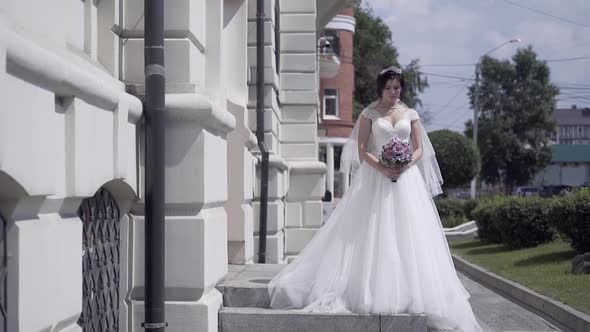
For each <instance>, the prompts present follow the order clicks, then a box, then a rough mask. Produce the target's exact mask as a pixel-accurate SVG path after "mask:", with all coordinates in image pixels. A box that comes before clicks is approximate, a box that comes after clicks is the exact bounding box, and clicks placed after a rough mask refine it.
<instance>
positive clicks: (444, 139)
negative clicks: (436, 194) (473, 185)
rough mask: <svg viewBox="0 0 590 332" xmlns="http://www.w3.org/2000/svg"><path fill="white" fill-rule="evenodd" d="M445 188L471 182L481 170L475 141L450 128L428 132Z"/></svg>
mask: <svg viewBox="0 0 590 332" xmlns="http://www.w3.org/2000/svg"><path fill="white" fill-rule="evenodd" d="M428 137H429V138H430V141H431V142H432V146H433V147H434V151H435V152H436V159H437V160H438V165H439V167H440V172H441V173H442V176H443V180H444V187H445V188H455V187H459V186H463V185H466V184H468V183H469V181H471V179H473V177H474V176H475V175H476V174H477V173H478V172H479V152H478V151H477V148H476V147H475V144H474V143H473V141H472V140H471V139H469V138H467V137H465V136H463V135H461V134H459V133H456V132H454V131H450V130H448V129H442V130H435V131H433V132H430V133H428Z"/></svg>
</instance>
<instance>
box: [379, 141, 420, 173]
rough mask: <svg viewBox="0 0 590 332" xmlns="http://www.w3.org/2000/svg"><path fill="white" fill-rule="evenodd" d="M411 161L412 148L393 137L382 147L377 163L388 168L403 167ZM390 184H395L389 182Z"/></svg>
mask: <svg viewBox="0 0 590 332" xmlns="http://www.w3.org/2000/svg"><path fill="white" fill-rule="evenodd" d="M410 161H412V148H411V147H410V144H409V143H408V142H405V141H402V140H401V139H399V138H397V137H394V138H392V139H391V141H389V142H387V143H386V144H385V145H383V148H382V150H381V157H380V158H379V163H380V164H383V165H385V166H388V167H392V166H403V165H405V164H407V163H409V162H410ZM391 182H396V181H395V180H393V179H392V180H391Z"/></svg>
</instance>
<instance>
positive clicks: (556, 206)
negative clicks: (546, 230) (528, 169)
mask: <svg viewBox="0 0 590 332" xmlns="http://www.w3.org/2000/svg"><path fill="white" fill-rule="evenodd" d="M548 216H549V219H550V220H551V222H552V224H553V225H554V226H555V228H556V229H557V231H558V232H559V233H560V234H562V235H563V236H564V237H565V239H566V240H567V241H569V242H570V244H571V246H572V248H574V249H575V250H576V251H577V252H578V253H586V252H590V189H588V188H585V189H580V190H576V191H574V192H573V193H571V194H570V195H567V196H565V197H559V198H556V199H554V200H553V202H552V204H551V205H550V208H549V212H548Z"/></svg>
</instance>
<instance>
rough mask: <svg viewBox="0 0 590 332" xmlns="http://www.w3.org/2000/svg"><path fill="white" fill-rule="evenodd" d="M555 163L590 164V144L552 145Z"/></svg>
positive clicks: (552, 159)
mask: <svg viewBox="0 0 590 332" xmlns="http://www.w3.org/2000/svg"><path fill="white" fill-rule="evenodd" d="M550 147H551V153H552V158H551V161H552V162H554V163H590V144H554V145H551V146H550Z"/></svg>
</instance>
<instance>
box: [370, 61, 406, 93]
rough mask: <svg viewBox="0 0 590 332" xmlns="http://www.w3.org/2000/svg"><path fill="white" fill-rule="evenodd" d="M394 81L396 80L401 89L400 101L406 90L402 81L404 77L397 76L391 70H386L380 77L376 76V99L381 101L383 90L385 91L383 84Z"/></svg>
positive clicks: (401, 75)
mask: <svg viewBox="0 0 590 332" xmlns="http://www.w3.org/2000/svg"><path fill="white" fill-rule="evenodd" d="M387 67H389V66H387ZM387 67H383V69H385V68H387ZM395 79H397V80H398V82H399V84H400V86H401V88H402V91H401V92H400V96H399V98H400V99H401V100H403V99H404V93H405V90H406V82H405V81H404V75H403V74H398V73H396V72H394V71H392V70H388V71H386V72H385V73H383V74H382V75H378V76H377V98H379V99H381V95H382V94H383V89H385V84H387V81H389V80H395Z"/></svg>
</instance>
